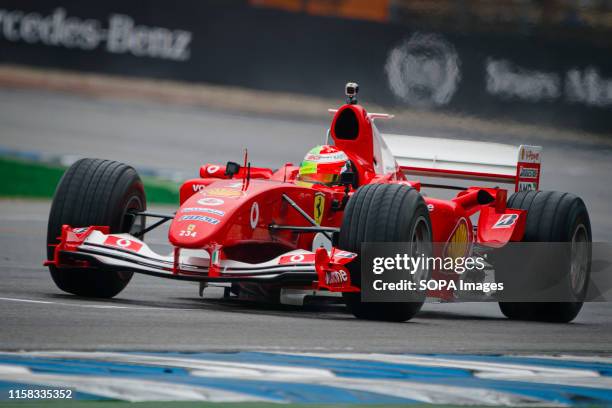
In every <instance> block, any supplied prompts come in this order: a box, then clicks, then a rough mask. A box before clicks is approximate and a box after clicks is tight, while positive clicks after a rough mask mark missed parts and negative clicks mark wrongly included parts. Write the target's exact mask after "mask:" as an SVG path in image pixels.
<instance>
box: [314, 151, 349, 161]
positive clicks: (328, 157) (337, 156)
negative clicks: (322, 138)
mask: <svg viewBox="0 0 612 408" xmlns="http://www.w3.org/2000/svg"><path fill="white" fill-rule="evenodd" d="M304 160H305V161H313V162H317V163H335V162H339V161H343V160H348V157H347V155H346V154H345V153H344V152H336V153H319V154H315V153H308V154H307V155H306V157H305V158H304Z"/></svg>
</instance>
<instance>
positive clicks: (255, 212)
mask: <svg viewBox="0 0 612 408" xmlns="http://www.w3.org/2000/svg"><path fill="white" fill-rule="evenodd" d="M250 221H251V228H253V229H255V227H257V223H258V222H259V204H257V202H254V203H253V205H252V206H251V217H250Z"/></svg>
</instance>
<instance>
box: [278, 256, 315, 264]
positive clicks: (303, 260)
mask: <svg viewBox="0 0 612 408" xmlns="http://www.w3.org/2000/svg"><path fill="white" fill-rule="evenodd" d="M314 261H315V254H296V255H285V256H281V257H280V259H279V260H278V263H279V265H284V264H311V263H313V262H314Z"/></svg>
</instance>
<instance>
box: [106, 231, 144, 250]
mask: <svg viewBox="0 0 612 408" xmlns="http://www.w3.org/2000/svg"><path fill="white" fill-rule="evenodd" d="M104 245H108V246H114V247H116V248H121V249H126V250H128V251H134V252H138V251H140V248H142V244H141V243H139V242H136V241H132V240H130V239H127V238H121V237H115V236H113V235H109V236H108V237H106V239H105V240H104Z"/></svg>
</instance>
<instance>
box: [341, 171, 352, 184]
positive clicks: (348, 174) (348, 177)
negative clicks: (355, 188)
mask: <svg viewBox="0 0 612 408" xmlns="http://www.w3.org/2000/svg"><path fill="white" fill-rule="evenodd" d="M355 181H356V177H355V173H353V172H352V171H345V172H344V173H341V174H340V184H342V185H343V186H347V185H351V186H352V185H353V184H355Z"/></svg>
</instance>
